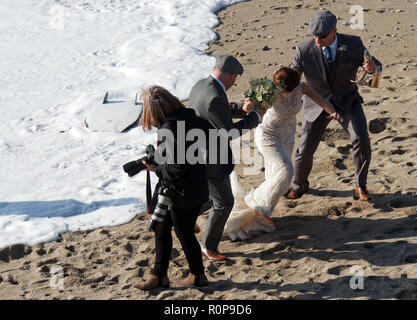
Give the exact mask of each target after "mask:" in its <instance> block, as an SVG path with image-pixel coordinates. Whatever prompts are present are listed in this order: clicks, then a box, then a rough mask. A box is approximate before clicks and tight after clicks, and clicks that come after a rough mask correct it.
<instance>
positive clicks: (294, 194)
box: [286, 188, 304, 200]
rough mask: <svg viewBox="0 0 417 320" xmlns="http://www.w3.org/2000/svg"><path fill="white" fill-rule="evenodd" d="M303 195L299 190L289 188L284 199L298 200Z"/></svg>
mask: <svg viewBox="0 0 417 320" xmlns="http://www.w3.org/2000/svg"><path fill="white" fill-rule="evenodd" d="M303 194H304V192H301V191H299V190H295V189H293V188H291V189H290V190H289V191H288V192H287V194H286V197H287V199H291V200H295V199H299V198H301V196H302V195H303Z"/></svg>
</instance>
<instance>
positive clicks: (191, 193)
mask: <svg viewBox="0 0 417 320" xmlns="http://www.w3.org/2000/svg"><path fill="white" fill-rule="evenodd" d="M141 100H142V101H143V116H142V128H143V129H144V130H145V131H150V130H151V126H154V127H157V128H158V143H157V145H158V148H157V151H156V152H155V162H156V163H155V164H150V163H147V162H146V161H145V160H143V161H142V162H143V164H144V165H145V166H146V169H147V170H149V171H153V172H154V173H155V174H156V175H157V176H158V178H159V181H158V184H157V185H156V187H155V192H154V195H153V198H152V208H153V209H154V208H155V206H160V203H161V202H162V201H163V200H161V195H160V193H162V194H165V195H167V197H168V198H169V199H168V200H170V201H169V202H172V208H171V209H170V210H169V211H168V212H166V215H165V217H164V219H163V221H162V222H156V224H155V227H154V228H153V230H154V231H155V264H154V268H153V269H152V271H151V275H150V277H149V279H148V280H146V281H144V282H141V283H138V284H136V285H135V288H138V289H142V290H151V289H154V288H157V287H164V288H168V287H169V286H170V282H169V279H168V265H169V260H170V257H171V250H172V235H171V229H172V227H174V230H175V233H176V235H177V237H178V240H179V241H180V243H181V246H182V248H183V250H184V253H185V256H186V258H187V261H188V265H189V268H190V271H191V273H190V275H189V276H188V277H187V278H186V279H185V280H183V281H182V283H181V284H182V285H195V286H198V287H201V286H206V285H208V280H207V277H206V276H205V274H204V266H203V260H202V256H201V248H200V245H199V243H198V241H197V239H196V237H195V234H194V227H195V224H196V221H197V217H198V215H199V213H200V209H201V207H202V205H203V204H204V203H205V202H207V200H208V184H207V173H206V166H205V164H199V163H196V164H190V163H189V162H188V159H186V157H185V155H186V154H185V151H186V150H187V148H188V147H189V146H190V145H191V144H192V143H193V142H192V141H186V139H185V137H186V135H187V132H188V131H189V130H191V129H194V128H197V123H198V122H197V118H196V115H195V113H194V110H192V109H187V108H185V106H184V105H183V104H182V103H181V101H179V100H178V98H176V97H175V96H173V95H172V94H171V93H170V92H169V91H168V90H166V89H164V88H162V87H159V86H151V87H149V88H148V89H146V90H145V91H143V93H142V95H141ZM177 128H185V134H184V133H183V132H177ZM167 133H169V134H167ZM170 133H172V134H170ZM161 136H162V137H161ZM164 137H165V139H164ZM171 140H173V141H171ZM178 146H179V150H182V151H184V155H178V154H177V150H178ZM158 158H159V161H158ZM180 159H181V160H180ZM158 196H159V202H158ZM163 199H166V198H163ZM157 202H158V203H157ZM162 206H163V205H162ZM152 211H153V210H152V209H151V212H152Z"/></svg>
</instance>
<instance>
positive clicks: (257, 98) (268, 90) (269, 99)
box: [245, 78, 285, 109]
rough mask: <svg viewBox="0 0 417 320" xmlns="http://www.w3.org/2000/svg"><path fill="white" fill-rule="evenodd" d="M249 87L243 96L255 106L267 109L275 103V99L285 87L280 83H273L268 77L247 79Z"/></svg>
mask: <svg viewBox="0 0 417 320" xmlns="http://www.w3.org/2000/svg"><path fill="white" fill-rule="evenodd" d="M249 84H250V88H249V90H248V91H246V92H245V97H246V98H249V99H250V100H251V101H252V102H253V104H254V105H255V107H257V108H263V109H268V108H270V107H272V106H273V105H274V104H275V100H276V98H277V96H278V95H279V94H281V93H282V92H283V91H284V90H285V87H284V85H282V84H278V85H277V84H275V83H274V82H272V81H271V80H269V79H268V78H262V79H251V80H249Z"/></svg>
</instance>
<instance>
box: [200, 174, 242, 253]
mask: <svg viewBox="0 0 417 320" xmlns="http://www.w3.org/2000/svg"><path fill="white" fill-rule="evenodd" d="M208 186H209V194H210V201H211V202H212V209H211V211H210V214H209V217H208V219H207V222H206V225H205V228H204V234H203V238H202V240H201V244H202V246H203V247H204V248H206V249H209V250H217V247H218V245H219V243H220V240H221V238H222V235H223V230H224V226H225V224H226V221H227V219H228V218H229V215H230V212H231V211H232V208H233V205H234V201H235V200H234V197H233V192H232V186H231V184H230V176H229V175H227V176H224V177H219V178H216V179H210V178H209V179H208Z"/></svg>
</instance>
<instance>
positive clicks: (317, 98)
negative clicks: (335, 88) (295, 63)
mask: <svg viewBox="0 0 417 320" xmlns="http://www.w3.org/2000/svg"><path fill="white" fill-rule="evenodd" d="M301 90H302V93H303V94H305V95H306V96H308V97H309V98H310V99H311V100H313V101H314V102H315V103H317V104H318V105H319V106H320V107H322V108H323V109H324V111H326V112H327V113H328V114H329V116H328V117H326V118H327V119H335V120H337V121H339V122H343V118H342V116H341V115H340V114H338V113H337V112H336V110H335V109H334V107H333V105H332V104H331V103H330V102H328V101H327V100H325V99H323V97H322V96H321V95H320V94H318V93H317V91H316V90H314V89H313V88H312V87H310V86H309V85H308V84H306V83H302V88H301Z"/></svg>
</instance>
